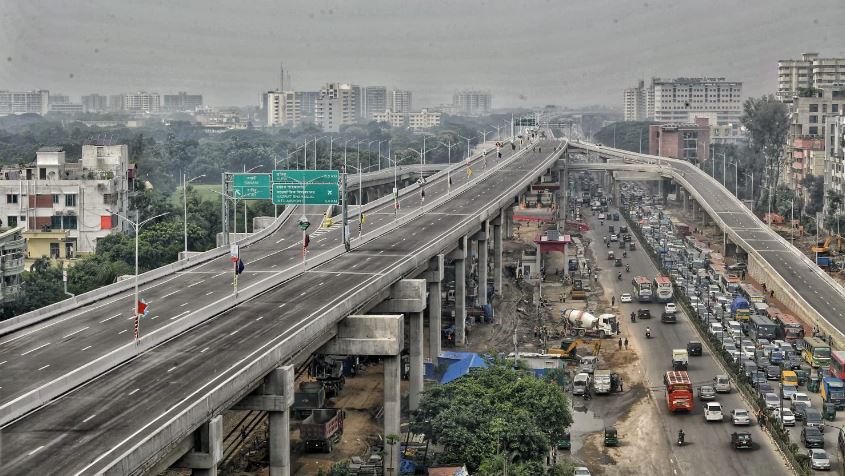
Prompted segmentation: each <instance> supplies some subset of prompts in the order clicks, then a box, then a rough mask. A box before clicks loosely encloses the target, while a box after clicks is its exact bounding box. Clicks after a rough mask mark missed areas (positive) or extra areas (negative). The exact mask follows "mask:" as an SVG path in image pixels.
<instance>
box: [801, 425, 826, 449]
mask: <svg viewBox="0 0 845 476" xmlns="http://www.w3.org/2000/svg"><path fill="white" fill-rule="evenodd" d="M801 442H802V443H804V448H824V435H822V432H820V431H819V430H818V429H817V428H813V427H807V428H804V429H803V430H801Z"/></svg>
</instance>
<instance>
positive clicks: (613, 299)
mask: <svg viewBox="0 0 845 476" xmlns="http://www.w3.org/2000/svg"><path fill="white" fill-rule="evenodd" d="M610 305H611V306H615V305H616V296H611V298H610Z"/></svg>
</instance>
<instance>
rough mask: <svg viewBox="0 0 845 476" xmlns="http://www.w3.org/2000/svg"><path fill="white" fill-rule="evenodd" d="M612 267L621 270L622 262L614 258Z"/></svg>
mask: <svg viewBox="0 0 845 476" xmlns="http://www.w3.org/2000/svg"><path fill="white" fill-rule="evenodd" d="M613 266H616V267H617V268H621V267H622V260H621V259H619V258H616V260H614V261H613Z"/></svg>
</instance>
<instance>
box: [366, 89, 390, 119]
mask: <svg viewBox="0 0 845 476" xmlns="http://www.w3.org/2000/svg"><path fill="white" fill-rule="evenodd" d="M384 111H387V88H386V87H384V86H367V87H366V88H365V89H364V116H365V119H367V120H369V121H372V120H375V115H376V114H379V113H382V112H384Z"/></svg>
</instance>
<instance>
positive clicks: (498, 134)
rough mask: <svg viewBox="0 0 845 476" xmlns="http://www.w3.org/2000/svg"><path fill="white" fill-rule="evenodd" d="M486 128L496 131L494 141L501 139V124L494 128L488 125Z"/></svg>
mask: <svg viewBox="0 0 845 476" xmlns="http://www.w3.org/2000/svg"><path fill="white" fill-rule="evenodd" d="M487 127H492V128H493V129H496V140H501V139H502V134H501V131H502V125H501V124H496V125H495V126H494V125H492V124H488V125H487ZM491 132H492V131H491Z"/></svg>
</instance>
